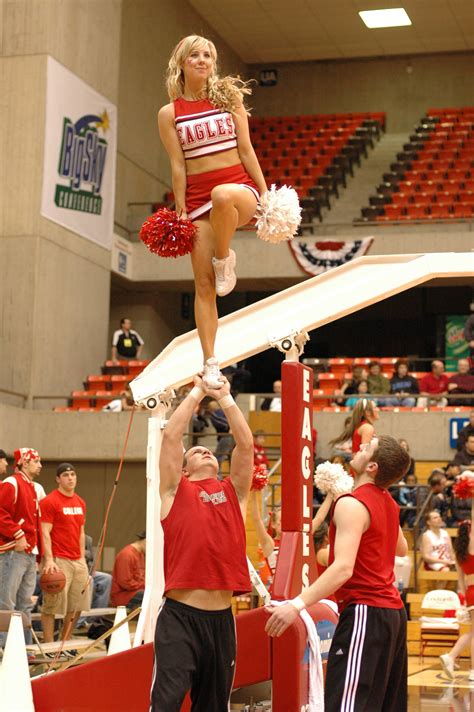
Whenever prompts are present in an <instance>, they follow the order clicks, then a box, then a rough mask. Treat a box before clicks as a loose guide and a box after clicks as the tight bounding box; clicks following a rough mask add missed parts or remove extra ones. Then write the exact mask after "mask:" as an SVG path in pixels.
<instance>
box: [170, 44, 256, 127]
mask: <svg viewBox="0 0 474 712" xmlns="http://www.w3.org/2000/svg"><path fill="white" fill-rule="evenodd" d="M203 48H205V49H208V50H209V51H210V53H211V59H212V72H211V75H210V77H209V79H208V80H207V84H206V87H205V88H204V90H203V95H202V98H203V99H204V98H207V99H209V101H210V102H212V104H214V105H215V106H217V107H218V108H219V109H222V110H223V111H229V112H230V113H231V114H234V113H235V112H236V110H237V109H238V107H239V106H240V105H242V104H243V103H244V96H245V95H248V94H251V93H252V90H251V89H250V87H249V84H250V82H244V81H243V80H242V79H240V77H230V76H227V77H219V75H218V73H217V51H216V48H215V45H214V43H213V42H211V41H210V40H208V39H206V38H205V37H200V36H199V35H189V36H188V37H184V39H182V40H181V41H180V42H178V44H177V45H176V47H175V48H174V50H173V52H172V53H171V57H170V61H169V63H168V69H167V72H166V89H167V92H168V96H169V98H170V100H171V101H174V100H175V99H178V98H179V97H180V96H182V95H183V93H184V71H183V67H184V62H185V60H186V59H187V57H189V55H190V54H191V52H192V51H193V50H195V49H203ZM247 113H248V111H247Z"/></svg>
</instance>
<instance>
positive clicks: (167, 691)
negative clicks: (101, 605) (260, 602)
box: [150, 376, 253, 712]
mask: <svg viewBox="0 0 474 712" xmlns="http://www.w3.org/2000/svg"><path fill="white" fill-rule="evenodd" d="M194 383H195V386H194V388H193V389H192V391H191V392H190V393H189V395H188V396H187V397H186V398H185V399H184V401H183V402H182V403H181V404H180V405H179V407H178V408H177V409H176V410H175V412H174V413H173V415H172V416H171V418H170V419H169V421H168V424H167V426H166V428H165V431H164V434H163V442H162V446H161V455H160V495H161V524H162V527H163V532H164V542H165V546H164V569H165V598H164V602H163V605H162V608H161V611H160V614H159V616H158V620H157V624H156V632H155V669H154V674H153V682H152V690H151V706H150V710H151V711H152V712H179V710H180V709H181V704H182V702H183V699H184V697H185V695H186V693H187V692H188V691H189V690H190V692H191V700H192V708H191V709H192V712H224V710H228V708H229V698H230V693H231V690H232V682H233V679H234V671H235V656H236V641H235V626H234V619H233V616H232V610H231V598H232V595H233V593H234V592H235V593H243V592H245V591H249V590H250V589H251V584H250V579H249V573H248V566H247V559H246V554H245V525H244V521H245V514H246V508H247V501H248V496H249V492H250V485H251V481H252V472H253V437H252V433H251V431H250V428H249V427H248V425H247V422H246V420H245V418H244V416H243V415H242V413H241V412H240V410H239V408H238V407H237V405H236V403H235V401H234V399H233V398H232V396H231V395H230V386H229V382H228V381H227V379H226V380H225V382H224V385H223V386H222V388H220V389H219V390H218V391H217V390H211V389H209V388H207V387H206V386H205V384H204V383H203V381H202V379H201V378H200V376H196V378H195V380H194ZM205 395H208V396H211V397H212V398H214V399H215V400H217V401H218V403H219V406H220V407H221V408H223V409H224V410H225V414H226V417H227V420H228V422H229V425H230V427H231V430H232V435H233V437H234V440H235V443H236V445H235V448H234V451H233V453H232V460H231V468H230V476H229V477H227V478H225V479H224V480H222V481H219V480H218V479H217V475H218V471H219V466H218V463H217V460H216V458H215V457H214V455H213V454H212V452H211V451H210V450H209V449H208V448H206V447H202V446H195V447H191V448H190V449H189V450H187V452H185V453H184V460H183V443H182V438H183V434H184V433H185V432H186V431H187V430H188V427H189V421H190V420H191V417H192V414H193V413H194V411H195V409H196V405H197V404H198V403H199V402H200V401H201V400H202V398H203V397H204V396H205Z"/></svg>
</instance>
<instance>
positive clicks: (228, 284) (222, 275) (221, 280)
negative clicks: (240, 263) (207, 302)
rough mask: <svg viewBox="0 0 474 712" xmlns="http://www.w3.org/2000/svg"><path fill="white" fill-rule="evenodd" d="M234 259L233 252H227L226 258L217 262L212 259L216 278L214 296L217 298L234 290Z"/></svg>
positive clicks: (235, 281) (235, 279) (235, 280)
mask: <svg viewBox="0 0 474 712" xmlns="http://www.w3.org/2000/svg"><path fill="white" fill-rule="evenodd" d="M235 263H236V257H235V252H234V250H229V255H228V257H224V259H222V260H218V259H216V258H215V257H213V258H212V266H213V268H214V274H215V276H216V294H217V296H218V297H225V295H226V294H230V292H231V291H232V290H233V289H234V287H235V285H236V283H237V277H236V274H235Z"/></svg>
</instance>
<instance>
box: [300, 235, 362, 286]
mask: <svg viewBox="0 0 474 712" xmlns="http://www.w3.org/2000/svg"><path fill="white" fill-rule="evenodd" d="M373 241H374V238H373V237H364V238H362V240H349V241H335V240H323V241H321V240H318V241H317V242H314V243H312V242H305V241H303V240H301V239H299V240H292V241H291V242H289V243H288V247H289V248H290V250H291V254H292V255H293V257H294V258H295V260H296V262H297V264H298V266H299V267H300V268H301V269H302V270H303V272H305V273H306V274H309V275H311V277H315V276H316V275H318V274H321V273H322V272H327V270H328V269H331V268H332V267H340V266H341V265H344V264H346V262H350V261H351V260H353V259H354V258H355V257H362V256H363V255H365V254H366V253H367V252H368V251H369V249H370V246H371V245H372V243H373Z"/></svg>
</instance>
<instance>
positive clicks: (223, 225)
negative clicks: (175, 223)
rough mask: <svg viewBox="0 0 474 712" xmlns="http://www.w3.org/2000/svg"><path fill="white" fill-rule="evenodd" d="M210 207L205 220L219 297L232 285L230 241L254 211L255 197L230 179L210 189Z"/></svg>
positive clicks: (255, 205)
mask: <svg viewBox="0 0 474 712" xmlns="http://www.w3.org/2000/svg"><path fill="white" fill-rule="evenodd" d="M211 199H212V209H211V212H210V214H209V220H210V223H211V226H212V228H213V230H214V234H215V257H214V259H213V267H214V272H215V279H216V292H217V294H218V296H220V297H223V296H225V295H226V294H229V292H231V291H232V290H233V288H234V287H235V283H236V281H237V278H236V276H235V271H234V267H235V253H234V252H233V250H229V246H230V242H231V240H232V237H233V235H234V233H235V231H236V229H237V228H238V227H239V226H240V225H246V224H247V223H248V222H249V221H250V220H251V218H252V217H253V216H254V215H255V211H256V209H257V199H256V196H255V194H254V192H253V191H252V190H249V189H248V188H246V187H243V186H241V185H237V184H234V183H227V184H223V185H218V186H216V187H215V188H213V190H212V192H211Z"/></svg>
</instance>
